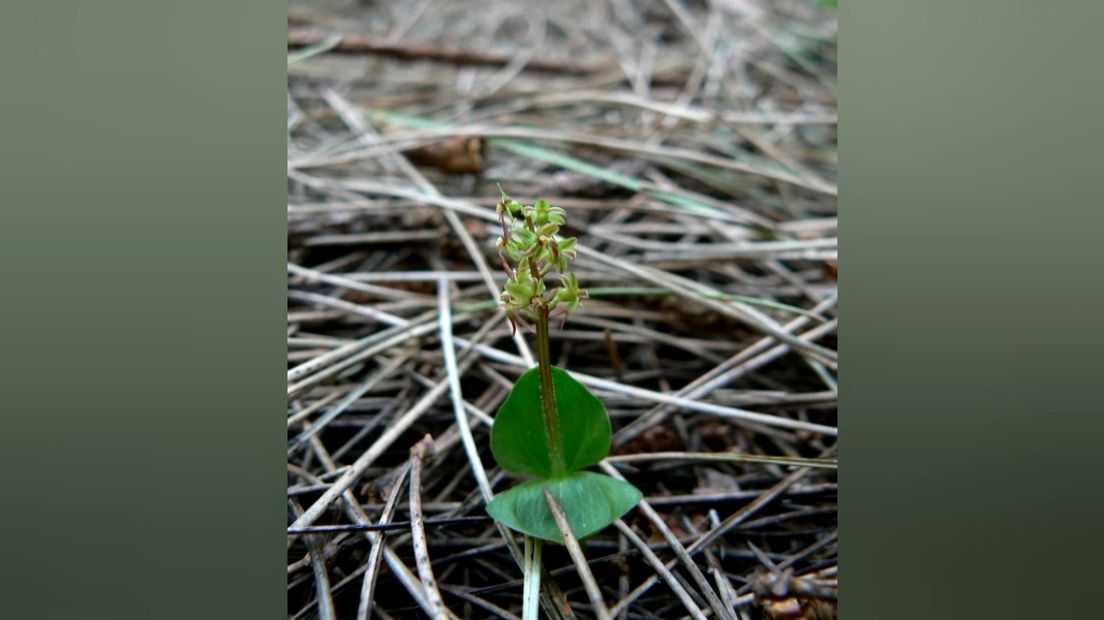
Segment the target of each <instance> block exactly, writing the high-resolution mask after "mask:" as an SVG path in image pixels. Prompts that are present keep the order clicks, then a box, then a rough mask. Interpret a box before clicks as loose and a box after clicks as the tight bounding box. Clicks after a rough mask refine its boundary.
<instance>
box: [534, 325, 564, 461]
mask: <svg viewBox="0 0 1104 620" xmlns="http://www.w3.org/2000/svg"><path fill="white" fill-rule="evenodd" d="M534 323H536V327H537V366H538V368H539V369H540V370H539V372H540V385H541V411H542V413H544V435H545V438H546V439H547V440H548V458H549V460H550V461H551V462H552V475H553V476H560V475H562V474H564V473H566V472H567V464H566V463H565V462H564V455H563V449H562V448H561V446H560V418H559V413H558V412H557V410H556V392H555V388H554V386H553V383H552V354H551V353H550V352H549V345H548V308H545V307H541V308H539V309H538V310H537V315H536V316H535V317H534Z"/></svg>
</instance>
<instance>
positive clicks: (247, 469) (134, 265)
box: [0, 0, 286, 619]
mask: <svg viewBox="0 0 1104 620" xmlns="http://www.w3.org/2000/svg"><path fill="white" fill-rule="evenodd" d="M285 11H286V7H285V5H282V4H274V3H270V2H259V1H251V2H215V1H212V0H206V1H200V2H173V3H163V2H145V1H138V0H132V1H122V2H120V1H110V0H109V1H106V2H59V1H57V0H54V1H50V2H19V1H16V2H7V3H5V5H4V10H3V11H2V13H3V15H2V17H0V67H2V71H0V75H3V81H4V86H3V89H2V95H0V271H2V275H3V277H2V278H0V281H2V282H3V287H4V288H3V290H4V294H3V303H2V307H3V320H2V321H0V325H2V328H0V329H2V330H3V333H2V335H0V342H2V343H3V354H2V355H0V360H2V361H0V383H2V390H0V394H2V395H3V396H2V399H0V410H2V411H3V414H4V415H3V418H4V424H3V428H2V430H0V455H2V457H0V458H2V462H3V467H2V468H0V478H2V487H0V488H2V489H3V500H0V503H2V506H3V507H2V509H0V515H2V517H0V519H2V521H3V524H2V527H0V538H2V539H3V546H2V549H3V555H4V559H3V561H2V562H0V617H3V618H19V619H23V618H81V619H85V618H112V619H117V618H143V619H149V618H273V617H281V616H282V615H286V601H285V596H284V584H285V581H286V571H285V568H284V566H285V564H286V561H285V560H286V555H285V549H284V546H283V541H284V539H285V535H284V532H283V530H284V526H285V525H286V524H285V523H284V522H283V514H284V513H285V510H286V504H285V499H284V498H285V490H284V489H285V480H284V476H282V475H281V471H282V470H283V469H284V467H285V465H284V462H285V459H284V456H282V455H283V453H284V448H283V446H284V443H285V429H284V427H283V425H282V424H281V422H280V418H281V414H280V411H281V409H283V408H284V407H285V402H284V401H285V398H284V396H283V394H284V392H283V386H282V384H283V379H282V377H283V376H284V371H285V368H286V366H285V362H284V354H285V344H284V335H285V332H284V330H285V326H286V319H285V318H284V316H283V314H284V308H285V297H284V291H285V284H286V275H285V271H284V262H285V255H286V240H285V236H286V232H285V231H286V224H285V221H286V212H285V208H284V200H285V193H286V181H285V173H286V164H285V151H286V139H285V134H284V126H285V119H286V106H285V71H286V64H285V60H284V58H285V54H286V52H285V49H286V48H285V28H286V21H285V20H286V16H285Z"/></svg>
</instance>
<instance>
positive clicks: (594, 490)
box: [487, 471, 643, 544]
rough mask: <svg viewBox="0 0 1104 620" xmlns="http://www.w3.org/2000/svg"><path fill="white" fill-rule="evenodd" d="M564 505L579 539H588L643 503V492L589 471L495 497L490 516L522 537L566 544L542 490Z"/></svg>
mask: <svg viewBox="0 0 1104 620" xmlns="http://www.w3.org/2000/svg"><path fill="white" fill-rule="evenodd" d="M544 485H548V489H549V490H550V491H552V495H553V496H555V498H556V501H558V502H559V503H560V506H561V507H562V508H563V511H564V514H565V515H567V522H568V523H570V524H571V531H572V532H573V533H574V534H575V537H576V538H586V537H587V536H590V535H591V534H594V533H597V532H598V531H600V530H602V529H604V528H605V527H606V526H608V525H609V524H611V523H613V522H614V521H616V520H617V519H619V518H620V517H621V516H622V515H624V514H625V513H626V512H628V511H629V510H630V509H631V508H632V507H633V506H635V505H636V504H637V502H639V501H640V498H641V497H643V495H642V494H641V493H640V491H639V490H638V489H637V488H636V487H634V486H633V485H631V484H629V483H628V482H624V481H622V480H617V479H616V478H611V477H609V476H605V475H602V474H596V473H594V472H589V471H577V472H575V473H573V474H571V475H570V476H566V477H563V478H552V479H549V480H530V481H529V482H525V483H523V484H519V485H518V486H516V487H514V488H512V489H510V490H509V491H506V492H505V493H502V494H500V495H497V496H495V498H494V499H493V500H491V503H489V504H487V514H489V515H491V517H493V518H494V519H495V520H496V521H499V522H500V523H504V524H505V525H506V526H508V527H510V528H513V529H515V530H517V531H519V532H521V533H522V534H527V535H529V536H535V537H537V538H541V539H544V540H547V541H551V542H555V543H561V544H562V543H563V538H562V537H561V536H560V530H559V528H557V527H556V521H555V519H553V518H552V511H551V510H549V508H548V502H547V501H546V500H545V498H544V492H543V490H542V487H543V486H544Z"/></svg>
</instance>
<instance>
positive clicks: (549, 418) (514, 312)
mask: <svg viewBox="0 0 1104 620" xmlns="http://www.w3.org/2000/svg"><path fill="white" fill-rule="evenodd" d="M500 191H501V190H500ZM497 209H498V217H499V221H500V222H501V223H502V230H503V234H502V237H500V238H499V239H498V248H499V252H500V254H501V256H502V264H503V267H504V268H505V269H506V272H507V274H508V275H509V279H508V280H507V282H506V286H505V290H504V291H503V292H502V296H501V300H500V301H501V306H502V308H503V309H504V310H505V312H506V316H507V317H508V318H509V320H510V324H511V326H512V327H513V328H514V329H515V330H516V329H517V326H518V325H522V326H524V327H532V329H533V330H534V332H535V333H536V341H537V366H536V367H535V368H532V369H530V370H529V371H527V372H526V373H525V374H523V375H521V377H520V378H518V380H517V383H515V384H514V387H513V390H512V391H511V392H510V395H509V396H508V397H507V398H506V401H505V402H504V403H503V404H502V407H501V408H499V410H498V414H497V416H496V417H495V420H494V425H493V426H492V427H491V452H492V453H493V454H494V458H495V460H496V461H497V462H498V464H499V465H500V466H501V467H502V468H503V469H505V470H507V471H510V472H513V473H516V474H523V475H528V476H532V477H533V478H534V479H533V480H530V481H527V482H524V483H522V484H519V485H517V486H515V487H513V488H511V489H509V490H508V491H506V492H504V493H501V494H499V495H497V496H496V497H495V498H494V499H493V500H492V501H491V502H490V503H489V504H488V505H487V513H488V514H490V515H491V517H493V518H494V519H495V520H497V521H499V522H500V523H502V524H504V525H506V526H508V527H510V528H512V529H514V530H517V531H519V532H521V533H523V534H526V535H527V536H531V537H535V538H538V539H541V540H546V541H551V542H555V543H562V542H563V539H562V537H561V534H560V530H559V528H558V527H557V526H556V522H555V520H554V518H553V516H552V512H551V510H550V509H549V507H548V503H547V500H546V498H545V496H544V492H543V488H544V487H545V486H547V487H548V489H549V491H550V492H551V493H552V495H553V496H554V497H555V498H556V500H557V502H558V503H559V504H560V506H561V507H562V509H563V511H564V514H565V515H566V517H567V521H568V523H569V524H570V526H571V530H572V533H573V534H574V535H575V537H576V538H580V539H581V538H586V537H587V536H590V535H592V534H595V533H597V532H598V531H600V530H602V529H604V528H605V527H607V526H609V525H610V524H611V523H613V522H614V521H616V520H617V519H618V518H620V517H621V516H622V515H624V514H625V513H626V512H628V511H629V510H630V509H632V507H633V506H635V505H636V504H637V503H638V502H639V501H640V499H641V497H642V495H641V493H640V491H639V490H637V489H636V487H634V486H632V485H631V484H629V483H627V482H624V481H622V480H618V479H616V478H612V477H610V476H606V475H604V474H598V473H594V472H590V471H584V468H586V467H590V466H592V465H595V464H597V463H598V462H599V461H601V460H602V459H604V458H605V457H606V455H607V454H609V450H610V421H609V415H608V414H607V413H606V408H605V407H604V406H603V405H602V402H601V401H600V400H598V398H597V397H595V396H594V394H592V393H591V392H590V390H588V389H587V388H586V387H585V386H583V384H581V383H579V382H578V381H576V380H575V379H573V378H572V377H571V375H569V374H568V373H567V372H566V371H564V370H562V369H560V368H557V367H555V366H553V365H552V361H551V354H550V352H549V342H548V330H549V322H550V320H551V319H552V318H559V319H560V320H561V321H566V320H567V316H568V314H569V313H570V312H571V311H573V310H575V309H576V308H577V307H578V306H579V304H580V302H582V300H584V299H586V298H587V293H586V291H585V290H580V289H579V282H578V280H577V279H576V277H575V274H573V273H570V272H569V271H568V267H569V265H570V263H571V261H573V260H574V259H575V244H576V239H575V238H574V237H569V238H566V239H559V238H557V234H558V233H559V230H560V226H561V225H563V224H564V215H565V213H564V210H563V209H560V208H558V207H553V206H551V205H550V204H549V203H548V202H547V201H546V200H538V201H536V203H535V204H533V205H532V206H524V205H522V204H520V203H519V202H517V201H516V200H511V199H510V197H509V196H507V195H506V193H505V192H502V200H501V201H500V202H499V203H498V207H497ZM507 258H508V259H509V260H507ZM511 262H512V263H513V265H511ZM552 270H555V271H556V273H557V274H558V275H559V280H560V286H559V287H558V288H555V289H553V290H547V289H546V286H545V278H546V277H547V276H549V275H550V274H551V273H552ZM561 325H562V323H561Z"/></svg>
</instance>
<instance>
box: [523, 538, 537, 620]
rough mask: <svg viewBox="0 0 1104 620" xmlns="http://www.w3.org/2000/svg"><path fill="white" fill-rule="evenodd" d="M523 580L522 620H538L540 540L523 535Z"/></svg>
mask: <svg viewBox="0 0 1104 620" xmlns="http://www.w3.org/2000/svg"><path fill="white" fill-rule="evenodd" d="M522 570H523V571H524V574H525V582H524V586H523V588H522V605H521V609H522V613H521V617H522V620H538V615H537V610H538V609H540V582H541V540H540V539H539V538H533V537H532V536H526V537H525V556H524V562H523V566H522Z"/></svg>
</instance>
